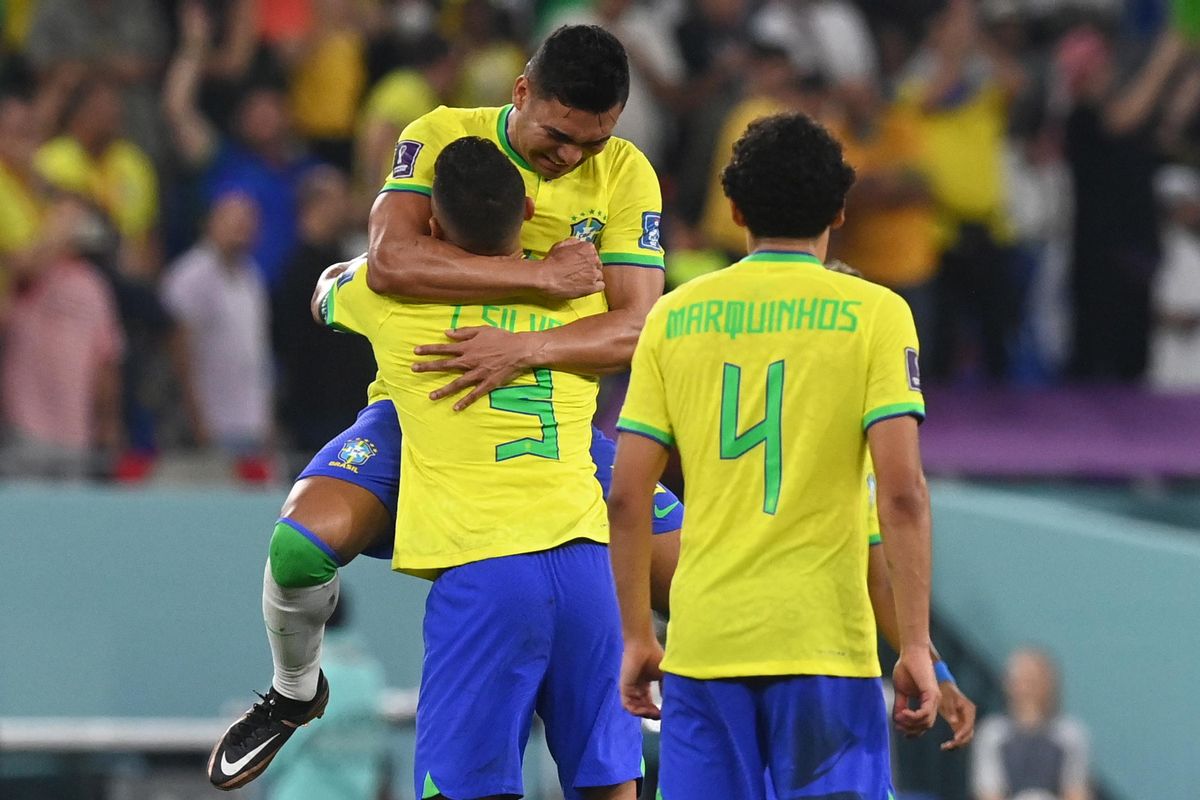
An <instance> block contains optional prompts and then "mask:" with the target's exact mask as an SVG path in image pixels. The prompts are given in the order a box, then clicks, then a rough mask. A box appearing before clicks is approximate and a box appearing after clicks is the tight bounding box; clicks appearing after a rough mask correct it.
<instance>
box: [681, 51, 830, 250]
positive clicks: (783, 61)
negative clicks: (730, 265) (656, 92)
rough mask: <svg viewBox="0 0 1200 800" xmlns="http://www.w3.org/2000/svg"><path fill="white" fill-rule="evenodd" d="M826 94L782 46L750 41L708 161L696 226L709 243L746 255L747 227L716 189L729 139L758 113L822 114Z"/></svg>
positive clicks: (730, 143)
mask: <svg viewBox="0 0 1200 800" xmlns="http://www.w3.org/2000/svg"><path fill="white" fill-rule="evenodd" d="M825 94H826V93H825V91H824V87H823V86H820V85H819V84H818V82H817V81H815V80H805V79H804V78H802V77H801V76H800V75H799V74H798V73H797V72H796V69H795V67H793V66H792V61H791V59H790V57H789V56H788V52H787V50H786V49H785V48H784V47H783V45H782V44H777V43H774V42H766V41H756V42H754V43H752V44H751V53H750V63H749V66H748V68H747V72H746V83H745V91H744V93H743V99H742V100H741V101H740V102H739V103H738V104H737V105H735V106H734V107H733V109H732V110H730V112H729V115H728V116H727V117H726V118H725V122H724V123H723V124H722V125H721V131H720V133H719V134H718V135H717V141H716V147H715V148H714V151H713V157H712V161H711V163H712V168H711V177H710V179H709V185H708V197H707V199H706V201H705V204H704V213H703V215H702V216H701V219H700V226H701V230H702V232H703V234H704V236H705V238H706V239H707V241H708V243H709V244H710V245H711V246H712V247H714V248H717V249H719V250H721V251H723V252H725V253H726V254H728V255H729V256H732V257H734V258H740V257H741V256H743V255H745V254H746V231H745V229H744V228H741V227H739V226H738V225H737V224H736V223H735V222H734V221H733V218H732V217H731V216H730V214H729V201H728V200H726V198H725V191H724V189H722V188H721V170H722V168H723V167H724V166H725V164H727V163H728V162H729V155H730V153H732V152H733V143H734V142H736V141H737V140H738V139H740V138H741V136H742V134H743V133H745V132H746V129H747V128H748V127H750V123H751V122H753V121H754V120H756V119H758V118H759V117H765V116H770V115H771V114H778V113H781V112H783V111H803V112H805V113H806V114H809V115H811V116H813V117H816V118H821V117H823V114H822V110H823V108H822V107H823V104H824V100H825Z"/></svg>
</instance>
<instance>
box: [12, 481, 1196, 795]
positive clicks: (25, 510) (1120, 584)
mask: <svg viewBox="0 0 1200 800" xmlns="http://www.w3.org/2000/svg"><path fill="white" fill-rule="evenodd" d="M933 497H934V512H935V604H936V606H937V608H938V610H939V612H940V613H941V615H942V616H943V617H944V618H945V619H947V620H948V621H950V622H951V623H953V624H954V625H955V626H956V627H957V628H958V629H959V631H960V632H961V633H962V634H963V636H964V637H965V638H966V639H967V641H968V642H969V643H971V644H972V645H974V646H975V647H976V648H977V649H978V650H979V651H980V652H982V653H984V654H986V655H988V656H989V657H990V658H991V659H992V660H993V661H994V662H995V663H996V664H1000V663H1001V662H1002V661H1003V659H1004V657H1005V656H1006V655H1007V653H1008V652H1009V651H1010V650H1011V649H1012V648H1014V647H1016V646H1018V645H1020V644H1022V643H1024V642H1030V641H1032V642H1037V643H1042V644H1044V645H1046V646H1048V647H1049V649H1051V650H1052V651H1053V652H1054V653H1055V654H1056V655H1057V656H1058V658H1059V660H1060V662H1061V665H1062V668H1063V672H1064V674H1065V682H1066V696H1065V705H1066V708H1067V710H1068V711H1069V712H1071V713H1072V714H1074V715H1076V716H1078V717H1079V718H1081V719H1082V720H1083V721H1084V722H1085V723H1086V724H1087V725H1088V726H1089V727H1090V729H1091V732H1092V737H1093V743H1094V763H1095V764H1096V766H1097V768H1098V770H1099V772H1100V774H1101V775H1102V776H1103V778H1104V779H1105V781H1106V782H1107V784H1108V785H1109V786H1111V787H1112V788H1113V789H1114V790H1116V791H1117V792H1118V793H1119V794H1120V795H1121V796H1123V797H1125V798H1128V800H1140V799H1141V798H1159V797H1191V796H1194V795H1195V791H1196V789H1195V787H1197V786H1200V699H1197V698H1200V689H1198V686H1197V683H1198V679H1200V668H1198V667H1197V665H1198V664H1200V535H1198V534H1196V533H1194V532H1187V531H1183V530H1181V529H1177V528H1170V527H1166V526H1161V525H1156V524H1153V523H1149V522H1144V521H1136V520H1133V519H1128V518H1124V517H1120V516H1116V515H1112V514H1105V513H1101V512H1098V511H1094V510H1089V509H1087V508H1084V507H1082V506H1079V505H1075V504H1069V503H1063V502H1056V501H1051V500H1042V499H1036V498H1030V497H1028V496H1027V495H1026V496H1021V495H1018V494H1013V493H1006V492H1003V491H995V490H988V489H981V488H978V487H966V486H958V485H955V484H949V483H939V484H935V486H934V489H933ZM281 499H282V497H281V496H280V495H279V494H277V493H274V492H270V493H252V492H236V491H230V490H227V489H203V490H202V489H195V490H191V489H189V490H176V491H172V490H163V489H155V490H152V491H146V490H139V491H136V492H124V491H120V490H111V489H88V488H54V487H42V486H8V487H4V488H0V545H2V547H3V550H2V551H0V552H3V556H4V559H3V562H2V563H3V570H4V573H3V580H0V603H2V607H3V610H4V612H3V614H0V716H8V715H146V716H150V715H153V716H188V715H196V716H214V715H218V714H220V713H221V712H222V706H223V705H226V704H227V703H229V702H230V701H231V700H232V701H234V702H235V704H236V705H243V706H244V705H245V704H246V702H248V701H249V700H250V699H252V695H251V694H250V692H251V690H253V689H260V690H261V689H262V688H264V687H265V686H266V685H267V683H268V680H269V677H270V654H269V651H268V649H267V645H266V641H265V639H264V636H263V634H262V622H261V617H260V609H259V602H260V601H259V593H260V587H261V581H262V569H263V563H264V561H265V558H266V543H267V539H268V538H269V536H270V531H271V527H272V525H273V523H274V520H275V516H276V514H277V513H278V507H279V503H280V501H281ZM344 579H345V582H346V585H347V586H348V587H349V591H350V592H352V593H353V595H354V598H355V600H357V602H356V603H355V628H357V629H358V630H359V631H361V632H362V633H363V634H365V635H366V636H367V637H368V639H369V641H370V642H371V644H372V645H373V648H374V650H375V652H376V654H377V655H378V656H379V657H380V658H381V659H382V660H383V663H384V665H385V669H386V671H387V678H388V681H389V683H390V684H391V685H393V686H415V685H416V683H417V678H418V674H419V670H420V657H421V636H420V618H421V611H422V603H423V601H424V595H425V584H424V583H423V582H421V581H418V580H415V579H412V578H408V577H403V576H397V575H394V574H392V573H391V572H390V571H389V569H388V568H387V566H386V565H385V564H384V563H383V562H378V561H372V560H370V559H359V560H358V561H356V562H355V563H354V564H352V565H351V566H350V567H348V568H347V569H346V571H345V572H344Z"/></svg>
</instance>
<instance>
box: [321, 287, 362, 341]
mask: <svg viewBox="0 0 1200 800" xmlns="http://www.w3.org/2000/svg"><path fill="white" fill-rule="evenodd" d="M342 283H343V281H341V280H336V281H334V282H333V285H332V286H330V287H329V294H327V295H325V302H324V303H323V307H324V313H323V316H324V317H325V327H327V328H331V329H332V330H335V331H341V332H342V333H357V332H358V331H356V330H354V329H353V328H348V327H346V326H345V325H343V324H341V323H340V322H338V321H337V317H336V313H337V312H336V308H337V294H338V289H340V288H341V286H342Z"/></svg>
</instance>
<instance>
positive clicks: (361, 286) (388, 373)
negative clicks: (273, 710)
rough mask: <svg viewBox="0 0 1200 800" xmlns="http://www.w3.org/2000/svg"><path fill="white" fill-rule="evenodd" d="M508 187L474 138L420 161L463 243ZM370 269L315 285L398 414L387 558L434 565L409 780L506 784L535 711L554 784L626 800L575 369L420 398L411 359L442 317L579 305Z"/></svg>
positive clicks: (632, 759) (486, 789) (583, 396)
mask: <svg viewBox="0 0 1200 800" xmlns="http://www.w3.org/2000/svg"><path fill="white" fill-rule="evenodd" d="M524 192H525V189H524V185H523V184H522V181H521V179H520V175H519V173H518V171H517V168H516V166H515V165H513V164H512V162H511V161H509V159H508V158H506V157H505V155H504V154H503V153H502V152H501V151H500V150H499V148H497V147H496V146H495V145H494V144H493V143H491V142H489V141H487V140H484V139H481V138H478V137H466V138H463V139H459V140H457V141H455V142H452V143H450V144H449V145H447V146H446V147H445V148H444V149H443V150H442V152H441V154H440V155H439V156H438V159H437V162H436V169H435V176H434V181H433V194H432V207H433V221H432V230H433V233H434V235H435V236H438V237H439V238H444V239H446V240H448V241H453V242H455V243H456V244H458V245H459V246H460V247H463V248H464V249H468V250H469V251H470V252H473V253H479V254H483V255H506V254H511V253H513V252H514V251H515V252H520V231H521V222H522V211H524V210H525V209H526V208H527V207H528V208H529V209H530V210H532V206H531V204H530V202H529V201H528V200H526V198H525V193H524ZM370 269H371V267H370V266H367V265H366V263H365V260H364V261H363V262H361V263H360V264H356V265H355V267H354V268H353V269H352V271H350V272H349V273H347V274H344V275H342V276H340V277H338V278H337V279H336V281H335V282H333V283H332V285H331V286H330V288H329V290H328V293H327V294H326V295H325V296H324V297H323V298H321V299H319V300H318V303H319V305H320V307H321V309H322V316H323V317H324V319H325V321H326V323H327V324H329V325H331V326H335V327H339V328H343V329H348V330H351V331H353V332H355V333H360V334H362V335H365V336H367V337H368V338H369V339H370V340H371V343H372V346H373V349H374V351H375V353H376V358H377V360H378V362H379V369H380V378H381V380H382V382H383V384H384V387H385V389H386V391H387V395H388V397H389V398H390V399H391V400H392V401H393V402H394V403H395V407H396V410H397V413H398V415H399V417H400V422H401V427H402V428H403V429H404V446H403V452H402V457H401V463H402V466H401V471H400V504H399V508H398V509H397V515H396V530H397V536H396V549H395V557H394V559H393V562H392V563H393V567H394V568H396V569H398V570H401V571H404V572H408V573H410V574H414V575H418V576H421V577H427V578H431V579H433V580H434V582H433V586H432V588H431V589H430V592H429V598H428V600H427V601H426V607H425V624H424V636H425V661H424V665H423V668H422V672H421V690H420V700H419V701H418V706H417V745H416V756H415V758H414V763H415V766H416V769H417V773H416V774H417V785H416V790H417V794H418V795H419V796H421V797H434V796H439V795H444V796H446V797H452V798H456V799H457V800H470V798H483V797H495V796H500V795H520V794H522V793H523V792H522V786H521V758H522V753H523V752H524V749H525V742H526V739H527V738H528V735H529V728H530V724H531V723H532V718H533V714H534V712H535V711H536V712H537V714H538V716H540V717H541V718H542V721H543V722H544V723H545V726H546V737H547V742H548V744H549V746H550V751H551V753H552V755H553V756H554V757H555V760H556V762H557V763H558V766H559V774H560V778H561V780H562V783H563V788H564V791H565V792H566V794H567V796H568V797H572V798H618V797H620V798H628V799H629V800H632V798H633V797H634V784H633V781H634V780H635V779H636V778H637V777H638V776H639V775H640V761H641V737H640V735H639V726H638V722H637V720H636V719H635V718H634V717H632V716H630V715H629V714H627V713H626V712H625V711H624V709H622V707H621V700H620V695H619V693H618V691H617V683H616V679H617V674H618V670H619V666H620V657H621V656H620V654H621V637H620V620H619V617H618V615H617V608H616V598H615V596H614V594H613V591H612V577H611V572H610V570H609V569H608V554H607V551H606V549H605V547H604V544H606V543H607V540H608V535H607V534H608V531H607V519H606V513H605V508H604V500H603V497H602V495H601V491H600V485H599V483H597V481H596V480H595V477H594V473H595V464H594V463H593V462H592V460H591V458H590V455H589V449H590V447H591V439H592V428H591V419H592V416H593V414H594V413H595V410H596V391H597V383H596V380H595V378H592V377H588V376H584V375H580V374H575V373H571V372H565V371H559V370H549V369H544V368H539V369H536V370H534V371H533V372H532V374H528V375H525V376H522V377H520V378H518V379H516V380H514V381H512V382H510V383H508V384H506V385H505V386H503V387H500V388H498V389H495V390H493V391H492V392H491V393H490V395H489V398H488V403H486V404H484V403H479V404H476V405H473V406H471V407H469V408H467V409H465V410H464V411H462V412H455V411H454V410H453V409H452V408H451V407H450V406H449V405H446V404H431V403H430V402H429V399H428V393H429V392H430V391H431V390H433V389H434V388H436V387H437V385H438V380H439V379H438V377H437V376H436V375H435V374H431V373H426V374H424V375H414V374H413V372H412V366H413V364H414V363H415V361H416V358H417V357H416V356H415V355H414V354H413V349H414V347H415V346H417V345H418V344H419V343H420V342H422V341H426V340H427V339H428V338H430V337H432V336H434V335H436V334H437V333H438V332H440V331H442V330H445V329H446V328H449V329H452V330H454V329H459V328H462V327H469V326H472V325H510V324H511V326H512V327H515V328H517V329H518V330H538V329H539V328H545V327H547V326H549V325H564V324H566V323H567V322H570V321H572V320H575V319H578V318H579V317H580V316H583V315H586V314H588V313H589V310H588V308H587V306H588V302H589V301H588V300H587V299H586V298H584V299H580V300H572V301H569V302H567V303H563V304H560V305H557V306H555V307H553V308H546V307H544V306H540V305H534V304H530V303H519V302H509V303H498V304H495V305H464V304H457V305H452V304H440V303H411V302H401V301H398V300H394V299H390V298H386V297H383V296H381V295H378V294H376V293H374V292H373V291H371V289H370V288H368V286H367V279H368V276H369V275H370ZM464 487H468V489H467V490H466V491H464Z"/></svg>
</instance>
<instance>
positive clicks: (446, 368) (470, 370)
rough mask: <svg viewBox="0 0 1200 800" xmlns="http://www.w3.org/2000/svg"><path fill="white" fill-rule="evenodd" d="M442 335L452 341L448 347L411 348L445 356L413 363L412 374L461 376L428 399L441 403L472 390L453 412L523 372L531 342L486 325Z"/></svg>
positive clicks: (457, 404)
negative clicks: (451, 374)
mask: <svg viewBox="0 0 1200 800" xmlns="http://www.w3.org/2000/svg"><path fill="white" fill-rule="evenodd" d="M446 336H448V337H449V338H450V339H453V341H452V342H450V343H449V344H423V345H421V346H419V347H416V348H414V349H413V352H414V353H416V354H417V355H419V356H445V357H444V358H441V359H438V360H437V361H419V362H417V363H416V364H413V372H461V373H463V374H462V376H461V377H458V378H455V379H454V380H453V381H451V382H450V383H448V384H446V385H445V386H443V387H442V388H441V389H438V390H437V391H434V392H430V393H429V399H430V400H441V399H442V398H443V397H450V396H451V395H456V394H459V393H460V392H462V391H463V390H465V389H468V388H471V387H474V388H471V391H470V393H469V394H467V395H466V396H465V397H463V398H462V399H460V400H459V401H458V402H457V403H455V404H454V410H455V411H462V410H463V409H464V408H466V407H467V406H469V405H471V404H472V403H474V402H475V401H476V400H478V399H479V398H481V397H483V396H484V395H486V394H487V393H488V392H490V391H492V390H493V389H496V388H498V387H500V386H503V385H504V384H506V383H508V382H509V381H511V380H512V379H513V378H514V377H515V376H517V375H519V374H520V373H521V372H523V371H525V369H526V368H527V364H528V359H529V356H530V354H531V353H532V347H531V342H530V339H529V337H528V336H527V335H526V334H522V333H512V332H510V331H506V330H504V329H503V328H493V327H491V326H489V325H479V326H475V327H471V328H459V329H458V330H450V331H446Z"/></svg>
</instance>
